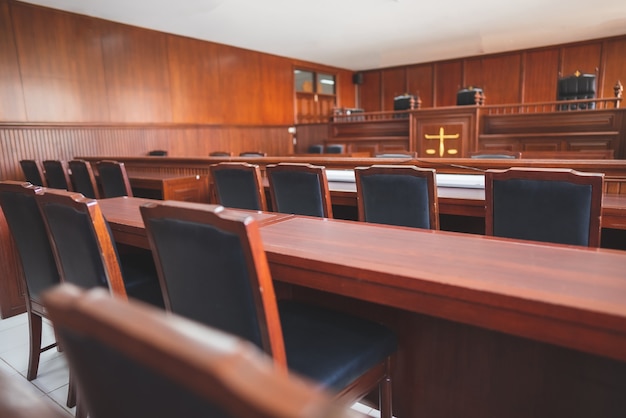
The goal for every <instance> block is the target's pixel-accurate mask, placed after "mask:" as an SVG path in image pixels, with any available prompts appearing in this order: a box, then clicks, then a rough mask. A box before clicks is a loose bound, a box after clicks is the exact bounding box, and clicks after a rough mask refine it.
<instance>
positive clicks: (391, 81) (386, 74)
mask: <svg viewBox="0 0 626 418" xmlns="http://www.w3.org/2000/svg"><path fill="white" fill-rule="evenodd" d="M381 80H382V81H381V91H382V100H383V103H382V104H383V108H382V109H381V110H387V111H389V110H393V98H394V97H396V96H399V95H402V94H404V93H408V89H407V84H406V68H405V67H400V68H389V69H386V70H382V71H381Z"/></svg>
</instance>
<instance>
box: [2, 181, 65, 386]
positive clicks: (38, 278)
mask: <svg viewBox="0 0 626 418" xmlns="http://www.w3.org/2000/svg"><path fill="white" fill-rule="evenodd" d="M38 193H43V189H42V188H41V187H39V186H34V185H32V184H30V183H22V182H17V181H3V182H0V207H1V208H2V212H4V216H5V218H6V220H7V224H8V226H9V231H10V232H11V236H12V237H13V241H14V242H15V245H16V247H17V252H18V254H19V257H20V261H21V263H22V270H23V272H24V275H23V278H24V282H25V283H24V284H25V286H24V289H25V290H26V312H27V315H28V331H29V336H30V338H29V342H30V354H29V356H28V371H27V373H26V378H27V379H28V380H33V379H35V378H36V377H37V370H38V368H39V357H40V355H41V353H42V352H44V351H46V350H49V349H51V348H53V347H55V346H56V344H52V345H49V346H47V347H43V348H42V347H41V323H42V322H41V320H42V318H45V317H47V314H46V310H45V309H44V307H43V303H42V301H41V294H42V293H43V292H44V291H45V290H47V289H49V288H50V287H52V286H54V285H57V284H59V281H60V279H59V273H58V271H57V266H56V264H55V261H54V255H53V253H52V248H51V247H50V241H49V240H48V233H47V232H46V226H45V224H44V222H43V219H42V217H41V214H40V213H39V208H38V207H37V202H36V201H35V195H37V194H38Z"/></svg>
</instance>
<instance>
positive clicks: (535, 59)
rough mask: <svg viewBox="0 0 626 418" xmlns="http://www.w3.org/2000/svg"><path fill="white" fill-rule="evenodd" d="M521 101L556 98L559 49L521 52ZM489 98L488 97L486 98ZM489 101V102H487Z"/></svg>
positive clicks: (529, 101)
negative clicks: (522, 69) (522, 71)
mask: <svg viewBox="0 0 626 418" xmlns="http://www.w3.org/2000/svg"><path fill="white" fill-rule="evenodd" d="M522 62H523V66H524V74H523V78H522V89H523V99H524V100H523V102H524V103H534V102H548V101H552V100H556V98H557V80H558V78H559V50H558V48H547V49H541V50H537V51H528V52H524V53H523V54H522ZM487 99H489V98H487ZM487 103H489V102H487Z"/></svg>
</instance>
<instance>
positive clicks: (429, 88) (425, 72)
mask: <svg viewBox="0 0 626 418" xmlns="http://www.w3.org/2000/svg"><path fill="white" fill-rule="evenodd" d="M406 85H407V90H408V92H409V93H411V94H415V95H418V96H419V98H420V100H421V101H422V104H421V107H422V108H427V107H433V100H434V98H433V96H434V90H433V64H420V65H412V66H409V67H407V69H406Z"/></svg>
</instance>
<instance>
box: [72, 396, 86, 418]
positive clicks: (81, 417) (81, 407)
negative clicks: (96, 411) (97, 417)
mask: <svg viewBox="0 0 626 418" xmlns="http://www.w3.org/2000/svg"><path fill="white" fill-rule="evenodd" d="M87 415H89V414H88V412H87V408H86V407H85V402H83V401H81V399H80V394H78V398H77V399H76V413H75V414H74V417H75V418H87Z"/></svg>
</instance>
